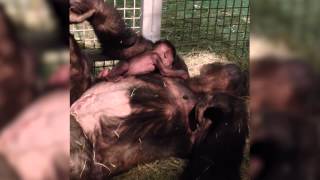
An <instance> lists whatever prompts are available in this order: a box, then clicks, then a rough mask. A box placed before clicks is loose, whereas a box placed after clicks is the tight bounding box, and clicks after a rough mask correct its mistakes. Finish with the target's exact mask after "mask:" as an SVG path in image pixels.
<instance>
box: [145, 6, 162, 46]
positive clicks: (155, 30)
mask: <svg viewBox="0 0 320 180" xmlns="http://www.w3.org/2000/svg"><path fill="white" fill-rule="evenodd" d="M161 10H162V0H142V21H141V22H142V35H143V36H144V37H145V38H147V39H150V40H151V41H153V42H155V41H157V40H159V39H160V28H161Z"/></svg>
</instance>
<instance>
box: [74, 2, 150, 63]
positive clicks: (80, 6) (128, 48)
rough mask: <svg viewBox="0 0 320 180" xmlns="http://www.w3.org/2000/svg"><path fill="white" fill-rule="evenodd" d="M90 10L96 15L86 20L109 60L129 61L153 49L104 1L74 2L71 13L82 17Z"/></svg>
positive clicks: (148, 42)
mask: <svg viewBox="0 0 320 180" xmlns="http://www.w3.org/2000/svg"><path fill="white" fill-rule="evenodd" d="M90 10H93V11H94V13H93V14H92V15H91V16H90V17H88V18H87V19H85V20H88V21H89V23H90V24H91V25H92V27H93V29H94V31H95V34H96V36H97V38H98V39H99V41H100V43H101V46H102V49H103V52H104V54H105V55H107V56H108V57H109V58H113V59H119V60H124V59H129V58H131V57H133V56H135V55H138V54H140V53H142V52H144V51H146V50H150V49H151V48H152V42H151V41H148V40H146V39H145V38H143V37H142V36H139V35H137V34H136V33H135V32H134V31H133V30H131V29H129V28H127V27H126V25H125V22H124V21H123V19H122V17H121V16H120V14H119V13H118V12H117V10H116V9H115V8H114V7H113V6H111V5H109V4H107V3H105V2H104V1H103V0H72V1H71V2H70V12H71V14H73V15H76V16H77V14H78V15H79V16H80V15H81V14H84V13H86V12H88V11H90Z"/></svg>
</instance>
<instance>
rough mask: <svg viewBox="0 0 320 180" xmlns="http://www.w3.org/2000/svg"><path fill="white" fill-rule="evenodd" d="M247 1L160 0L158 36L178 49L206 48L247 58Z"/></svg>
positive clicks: (248, 18)
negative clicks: (167, 40) (161, 0)
mask: <svg viewBox="0 0 320 180" xmlns="http://www.w3.org/2000/svg"><path fill="white" fill-rule="evenodd" d="M249 23H250V16H249V0H163V11H162V27H161V36H162V38H166V39H169V40H171V41H173V42H174V44H175V45H176V46H177V48H178V49H179V50H180V51H182V52H185V51H189V50H191V49H209V50H211V51H214V52H216V53H225V54H228V55H233V56H235V57H236V58H241V59H246V60H247V59H248V48H249Z"/></svg>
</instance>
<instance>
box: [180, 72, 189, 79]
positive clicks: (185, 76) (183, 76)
mask: <svg viewBox="0 0 320 180" xmlns="http://www.w3.org/2000/svg"><path fill="white" fill-rule="evenodd" d="M181 78H182V79H185V80H186V79H189V74H188V73H187V72H184V73H182V74H181Z"/></svg>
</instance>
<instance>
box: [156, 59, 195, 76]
mask: <svg viewBox="0 0 320 180" xmlns="http://www.w3.org/2000/svg"><path fill="white" fill-rule="evenodd" d="M154 60H155V65H156V67H157V68H158V69H159V71H160V73H161V75H163V76H168V77H178V78H182V79H188V78H189V75H188V73H187V72H186V71H184V70H174V69H172V68H168V67H166V66H165V65H164V64H163V63H162V61H161V59H160V57H159V56H158V57H157V58H155V59H154Z"/></svg>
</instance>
